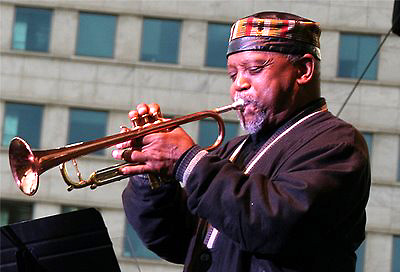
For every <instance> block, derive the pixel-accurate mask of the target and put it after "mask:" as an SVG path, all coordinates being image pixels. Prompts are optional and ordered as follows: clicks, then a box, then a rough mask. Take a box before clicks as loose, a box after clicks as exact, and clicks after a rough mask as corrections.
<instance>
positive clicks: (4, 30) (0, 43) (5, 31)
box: [0, 3, 14, 50]
mask: <svg viewBox="0 0 400 272" xmlns="http://www.w3.org/2000/svg"><path fill="white" fill-rule="evenodd" d="M0 14H1V16H0V25H1V31H0V35H1V38H0V48H1V49H2V50H9V49H10V48H11V39H12V28H13V19H14V7H13V6H11V5H7V4H2V3H0Z"/></svg>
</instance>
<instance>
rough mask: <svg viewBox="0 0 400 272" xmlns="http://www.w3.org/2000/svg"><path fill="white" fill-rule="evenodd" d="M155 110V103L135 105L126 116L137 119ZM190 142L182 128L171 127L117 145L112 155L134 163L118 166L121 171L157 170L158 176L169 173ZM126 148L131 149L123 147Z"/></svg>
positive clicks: (147, 171) (191, 144)
mask: <svg viewBox="0 0 400 272" xmlns="http://www.w3.org/2000/svg"><path fill="white" fill-rule="evenodd" d="M156 112H158V113H159V112H160V107H159V105H157V104H149V105H147V104H139V105H138V106H137V109H136V110H132V111H130V112H129V118H130V119H131V120H132V119H135V118H139V119H140V118H141V117H142V116H144V115H146V114H150V115H152V114H153V113H156ZM126 130H127V129H126V128H125V129H122V131H126ZM138 144H139V146H138ZM193 145H194V142H193V140H192V139H191V138H190V136H189V135H188V134H187V133H186V132H185V131H184V130H183V129H181V128H175V129H174V130H172V131H168V132H160V133H153V134H149V135H146V136H144V137H143V138H142V139H140V140H139V141H138V140H134V141H129V142H125V143H121V144H118V145H117V146H116V147H117V150H114V151H113V152H112V156H113V157H114V158H115V159H118V160H125V161H127V162H134V163H138V165H135V166H126V167H123V168H121V170H120V171H121V173H122V174H130V175H132V174H143V173H159V174H160V175H162V176H165V175H167V176H172V174H173V170H174V166H175V163H176V161H177V160H178V159H179V157H180V156H181V155H182V154H183V153H184V152H185V151H186V150H188V149H189V148H190V147H192V146H193ZM128 147H131V148H132V149H130V150H126V149H125V150H124V149H123V148H128Z"/></svg>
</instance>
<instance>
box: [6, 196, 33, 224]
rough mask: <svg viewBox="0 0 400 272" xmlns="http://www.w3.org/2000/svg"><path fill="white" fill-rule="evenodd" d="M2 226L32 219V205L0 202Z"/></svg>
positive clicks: (7, 201)
mask: <svg viewBox="0 0 400 272" xmlns="http://www.w3.org/2000/svg"><path fill="white" fill-rule="evenodd" d="M0 209H1V222H0V224H1V226H4V225H8V224H13V223H18V222H21V221H26V220H31V219H32V204H30V203H27V202H19V201H11V200H0Z"/></svg>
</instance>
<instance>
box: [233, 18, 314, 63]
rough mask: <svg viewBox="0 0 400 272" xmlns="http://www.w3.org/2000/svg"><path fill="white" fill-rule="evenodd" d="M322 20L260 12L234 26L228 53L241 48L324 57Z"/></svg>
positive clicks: (238, 50) (241, 49)
mask: <svg viewBox="0 0 400 272" xmlns="http://www.w3.org/2000/svg"><path fill="white" fill-rule="evenodd" d="M320 35H321V29H320V27H319V23H316V22H314V21H311V20H309V19H306V18H302V17H299V16H296V15H294V14H290V13H283V12H261V13H257V14H254V15H250V16H248V17H245V18H242V19H239V20H238V21H237V22H236V23H234V24H233V25H232V28H231V35H230V38H229V45H228V52H227V56H229V55H231V54H234V53H237V52H241V51H252V50H256V51H272V52H279V53H283V54H305V53H310V54H312V55H313V56H314V57H316V58H317V59H319V60H320V59H321V51H320V43H319V37H320Z"/></svg>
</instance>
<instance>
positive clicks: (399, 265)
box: [392, 235, 400, 272]
mask: <svg viewBox="0 0 400 272" xmlns="http://www.w3.org/2000/svg"><path fill="white" fill-rule="evenodd" d="M398 271H400V236H397V235H396V236H393V254H392V272H398Z"/></svg>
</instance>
